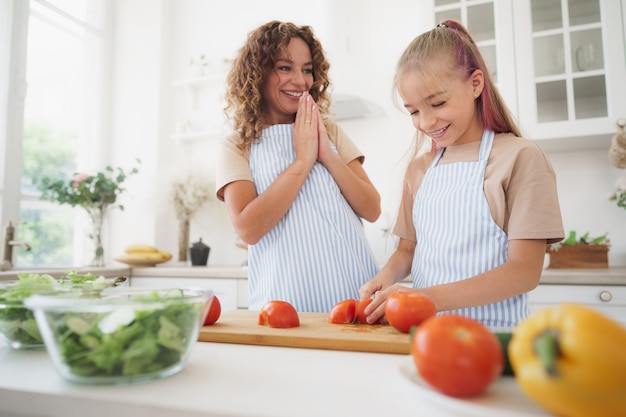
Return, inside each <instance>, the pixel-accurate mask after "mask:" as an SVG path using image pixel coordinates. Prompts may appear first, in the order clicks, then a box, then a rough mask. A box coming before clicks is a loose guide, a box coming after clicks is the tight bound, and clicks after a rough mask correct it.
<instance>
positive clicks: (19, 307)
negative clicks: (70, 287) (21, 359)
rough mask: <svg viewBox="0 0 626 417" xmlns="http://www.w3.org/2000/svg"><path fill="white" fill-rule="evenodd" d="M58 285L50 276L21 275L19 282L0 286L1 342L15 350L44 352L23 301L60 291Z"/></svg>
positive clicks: (42, 344) (14, 281)
mask: <svg viewBox="0 0 626 417" xmlns="http://www.w3.org/2000/svg"><path fill="white" fill-rule="evenodd" d="M61 288H63V285H62V284H61V282H60V281H58V280H56V279H55V278H52V276H50V275H39V274H24V275H21V276H20V279H18V280H11V281H1V282H0V339H2V340H3V341H4V342H6V344H8V345H9V346H11V347H12V348H14V349H32V348H43V347H44V342H43V339H42V337H41V333H40V332H39V328H38V326H37V323H36V321H35V317H34V315H33V312H32V310H30V309H29V308H26V307H25V306H24V300H25V299H26V298H28V297H30V296H31V295H33V294H35V293H38V292H45V291H52V290H59V289H61Z"/></svg>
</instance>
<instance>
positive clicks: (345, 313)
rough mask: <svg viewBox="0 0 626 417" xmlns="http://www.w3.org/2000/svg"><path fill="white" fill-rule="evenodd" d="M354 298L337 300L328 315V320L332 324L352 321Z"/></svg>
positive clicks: (354, 310)
mask: <svg viewBox="0 0 626 417" xmlns="http://www.w3.org/2000/svg"><path fill="white" fill-rule="evenodd" d="M355 312H356V300H353V299H348V300H343V301H339V302H338V303H337V304H335V305H334V306H333V308H332V309H331V310H330V314H329V315H328V322H329V323H334V324H349V323H352V322H353V321H354V317H355Z"/></svg>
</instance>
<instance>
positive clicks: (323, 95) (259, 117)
mask: <svg viewBox="0 0 626 417" xmlns="http://www.w3.org/2000/svg"><path fill="white" fill-rule="evenodd" d="M296 37H297V38H300V39H302V40H303V41H305V42H306V44H307V45H309V48H310V50H311V57H312V59H313V85H312V86H311V89H310V90H309V93H310V94H311V96H312V97H313V99H314V100H315V102H316V103H317V105H318V107H319V110H320V113H321V114H322V115H325V114H328V112H329V108H330V101H331V99H330V90H329V89H330V86H331V83H330V79H329V78H328V70H329V68H330V64H329V63H328V61H327V60H326V57H325V56H324V50H323V48H322V45H321V43H320V42H319V41H318V40H317V38H316V37H315V35H314V34H313V30H312V28H311V27H310V26H296V25H295V24H293V23H286V22H279V21H272V22H269V23H266V24H264V25H262V26H260V27H259V28H257V29H256V30H254V31H252V32H250V33H249V34H248V40H247V42H246V43H245V44H244V46H243V47H242V48H241V49H240V50H239V53H238V55H237V57H236V58H235V60H234V61H233V65H232V67H231V69H230V72H229V73H228V78H227V84H228V86H227V89H226V97H225V98H226V107H225V108H224V112H225V113H226V115H227V116H230V118H232V120H233V128H234V130H235V131H236V132H237V133H239V135H240V137H241V140H242V142H241V144H240V147H241V148H242V149H245V150H249V149H250V146H251V145H252V143H253V142H254V141H255V140H257V139H259V138H260V137H261V132H262V130H263V129H264V128H266V127H268V126H269V123H268V121H267V120H266V119H265V117H264V115H263V97H262V95H263V87H264V85H265V82H266V81H267V78H268V76H269V74H270V73H271V71H273V70H274V64H275V62H276V59H277V58H278V57H280V56H281V55H282V56H284V55H285V54H286V51H287V46H288V45H289V42H290V41H291V39H293V38H296Z"/></svg>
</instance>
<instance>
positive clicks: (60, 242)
mask: <svg viewBox="0 0 626 417" xmlns="http://www.w3.org/2000/svg"><path fill="white" fill-rule="evenodd" d="M23 3H26V4H27V5H28V6H27V9H26V10H24V6H23ZM106 3H108V2H106V1H104V0H97V1H96V0H30V2H22V0H13V10H12V17H13V18H12V22H11V23H12V25H13V33H14V34H15V33H18V34H19V33H21V34H22V36H25V37H26V42H22V43H20V42H19V38H20V36H13V37H12V40H11V48H12V50H13V51H15V52H14V53H13V54H12V56H11V57H10V58H9V63H10V64H12V65H15V63H16V62H19V61H20V60H23V62H24V65H23V66H22V68H23V69H22V70H21V73H17V74H16V73H14V74H13V76H14V79H20V78H22V79H24V80H25V86H26V88H23V92H21V94H20V85H19V83H17V85H10V86H9V87H8V90H9V98H8V108H9V109H11V108H14V107H13V106H20V105H21V107H22V110H21V113H22V114H21V117H20V119H21V126H17V128H15V129H14V130H15V131H19V132H20V133H21V134H20V135H16V137H18V138H19V139H18V140H21V146H15V147H14V148H17V149H10V148H11V146H10V138H8V134H7V138H5V142H6V144H7V157H6V158H5V161H4V164H5V166H4V169H3V171H4V173H5V178H4V189H3V190H2V213H3V214H2V220H3V226H4V225H6V223H8V221H16V220H17V221H19V223H18V225H17V227H16V233H17V238H18V239H19V240H20V241H24V242H26V243H27V244H28V245H29V246H30V248H31V249H30V250H28V251H26V250H24V248H20V247H17V249H16V250H14V256H13V262H14V265H15V266H16V267H17V268H20V267H32V266H35V267H41V266H46V267H69V266H74V265H81V264H85V263H87V262H88V261H89V259H86V258H85V257H86V256H87V254H89V253H91V250H90V245H91V242H90V241H89V240H88V239H87V238H86V236H87V235H88V233H85V232H84V228H85V227H86V226H88V224H89V223H88V221H87V218H86V215H85V214H84V213H82V212H81V210H80V208H71V207H69V206H61V205H59V204H55V203H51V202H45V201H41V200H39V192H38V190H37V189H36V187H35V186H34V185H33V179H34V178H41V177H44V176H49V177H53V178H66V177H67V178H69V177H71V175H73V174H74V173H75V172H77V171H78V170H80V169H81V168H82V167H89V166H93V165H94V164H96V163H97V162H99V161H100V159H99V157H100V156H99V153H98V152H97V150H98V149H99V146H98V144H99V143H101V142H102V130H101V129H99V128H100V127H101V126H103V125H104V123H103V118H104V114H105V112H104V106H103V105H102V103H104V102H106V100H105V99H104V94H103V92H104V91H105V89H104V85H105V82H106V78H105V76H104V74H105V72H106V71H105V67H104V62H105V51H106V49H107V48H106V45H107V38H108V36H107V34H108V31H107V27H106V24H105V23H106V21H107V19H106V16H107V13H106V11H107V9H106V8H107V7H108V6H107V4H106ZM24 93H25V94H24ZM22 95H23V97H24V101H23V104H22V103H20V102H19V100H15V99H12V97H13V96H16V97H20V96H22ZM12 100H13V101H12ZM7 114H10V113H9V112H8V111H7ZM14 127H15V126H14ZM11 182H15V184H11ZM11 190H16V191H11ZM13 213H17V217H18V218H16V215H15V214H13ZM12 214H13V215H12Z"/></svg>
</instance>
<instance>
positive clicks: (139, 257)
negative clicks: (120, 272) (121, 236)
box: [119, 252, 164, 262]
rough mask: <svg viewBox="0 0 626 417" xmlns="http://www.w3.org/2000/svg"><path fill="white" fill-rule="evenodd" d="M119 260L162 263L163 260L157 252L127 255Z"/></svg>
mask: <svg viewBox="0 0 626 417" xmlns="http://www.w3.org/2000/svg"><path fill="white" fill-rule="evenodd" d="M119 259H120V260H122V261H124V260H129V261H157V262H158V261H162V260H164V258H163V257H162V256H161V254H160V253H158V252H133V253H128V254H126V255H124V256H122V257H120V258H119Z"/></svg>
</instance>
